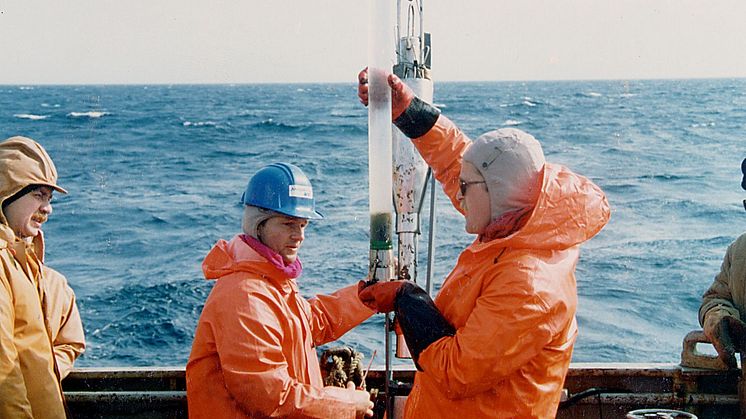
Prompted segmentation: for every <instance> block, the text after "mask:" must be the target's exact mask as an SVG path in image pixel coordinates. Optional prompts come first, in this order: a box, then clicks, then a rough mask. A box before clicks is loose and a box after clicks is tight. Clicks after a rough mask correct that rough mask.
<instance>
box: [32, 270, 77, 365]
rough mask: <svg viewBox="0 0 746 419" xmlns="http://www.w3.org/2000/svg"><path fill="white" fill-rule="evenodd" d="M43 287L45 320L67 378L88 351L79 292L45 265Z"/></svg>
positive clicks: (55, 356)
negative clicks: (77, 301)
mask: <svg viewBox="0 0 746 419" xmlns="http://www.w3.org/2000/svg"><path fill="white" fill-rule="evenodd" d="M42 288H43V289H44V302H43V307H44V317H45V318H46V321H47V325H48V327H49V334H50V337H51V338H52V348H53V350H54V358H55V360H56V361H57V369H58V371H59V373H60V379H63V378H65V377H67V375H68V374H70V371H72V369H73V363H74V362H75V359H77V358H78V357H79V356H80V355H81V354H82V353H83V352H85V334H84V332H83V322H82V321H81V320H80V312H79V311H78V305H77V304H76V303H75V292H74V291H73V289H72V288H70V285H69V284H68V283H67V278H65V276H64V275H62V274H61V273H59V272H57V271H55V270H54V269H52V268H50V267H49V266H46V265H43V266H42Z"/></svg>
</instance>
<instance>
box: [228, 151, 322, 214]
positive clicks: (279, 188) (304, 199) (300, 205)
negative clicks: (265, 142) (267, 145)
mask: <svg viewBox="0 0 746 419" xmlns="http://www.w3.org/2000/svg"><path fill="white" fill-rule="evenodd" d="M241 203H242V204H244V205H251V206H254V207H259V208H264V209H268V210H272V211H275V212H279V213H280V214H284V215H289V216H291V217H298V218H306V219H321V218H324V216H323V215H321V214H319V212H318V211H316V209H315V206H316V203H315V201H314V199H313V188H312V187H311V181H309V180H308V177H307V176H306V175H305V173H303V171H302V170H300V168H299V167H298V166H295V165H292V164H290V163H272V164H270V165H268V166H264V167H262V168H261V169H259V171H258V172H256V173H255V174H254V176H252V177H251V179H249V184H248V185H246V191H244V193H243V195H242V196H241Z"/></svg>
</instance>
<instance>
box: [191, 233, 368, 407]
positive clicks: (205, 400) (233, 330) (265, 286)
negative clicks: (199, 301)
mask: <svg viewBox="0 0 746 419" xmlns="http://www.w3.org/2000/svg"><path fill="white" fill-rule="evenodd" d="M202 270H203V271H204V273H205V278H207V279H217V281H216V283H215V286H214V287H213V289H212V291H211V292H210V295H209V297H208V298H207V301H206V302H205V307H204V309H203V310H202V315H201V316H200V319H199V323H198V324H197V331H196V333H195V336H194V343H193V344H192V353H191V355H190V356H189V362H188V363H187V367H186V380H187V401H188V404H189V417H190V418H207V419H217V418H231V419H233V418H264V417H290V418H354V417H355V408H354V405H353V403H352V399H351V398H349V393H350V392H349V391H347V390H343V389H338V388H325V387H324V384H323V382H322V377H321V371H320V368H319V361H318V359H317V357H316V351H315V350H314V347H315V346H317V345H320V344H323V343H326V342H329V341H332V340H334V339H337V338H339V337H340V336H342V335H343V334H344V333H345V332H347V331H348V330H350V329H352V328H353V327H354V326H356V325H358V324H359V323H361V322H362V321H363V320H365V319H367V318H368V317H370V316H371V315H372V314H373V311H371V310H370V309H368V308H367V307H365V306H364V305H363V304H362V303H361V302H360V300H359V299H358V297H357V285H353V286H349V287H346V288H343V289H341V290H339V291H337V292H335V293H333V294H331V295H319V296H316V297H314V298H312V299H310V300H306V299H305V298H303V297H302V296H301V295H300V293H299V292H298V285H297V284H296V282H295V280H294V279H291V278H288V277H287V276H286V275H285V274H283V273H282V272H281V271H280V270H279V269H278V268H276V267H275V266H274V265H272V264H271V263H270V262H268V261H267V260H266V259H265V258H264V257H262V256H261V255H259V254H258V253H257V252H256V251H255V250H254V249H252V248H251V247H250V246H249V245H247V244H246V243H245V242H244V241H243V240H242V239H241V238H240V237H238V236H236V237H234V238H233V239H232V240H231V241H230V242H226V241H224V240H220V241H219V242H218V243H217V244H216V245H215V246H214V247H213V248H212V250H211V251H210V253H209V254H208V255H207V257H206V258H205V260H204V262H203V263H202Z"/></svg>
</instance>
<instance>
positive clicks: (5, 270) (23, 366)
mask: <svg viewBox="0 0 746 419" xmlns="http://www.w3.org/2000/svg"><path fill="white" fill-rule="evenodd" d="M0 165H2V166H4V167H3V170H0V203H2V202H3V201H5V200H6V199H8V198H9V197H11V196H13V195H14V194H15V193H17V192H19V191H20V190H21V189H23V188H24V187H26V186H28V185H32V184H45V185H50V186H52V185H54V186H55V187H56V182H57V171H56V169H55V167H54V164H53V163H52V160H51V159H50V158H49V156H48V155H47V153H46V152H45V151H44V149H43V148H42V147H41V146H40V145H39V144H37V143H36V142H34V141H33V140H30V139H28V138H23V137H13V138H10V139H8V140H6V141H4V142H3V143H2V144H1V145H0ZM42 255H43V239H42V238H41V236H37V237H35V238H34V240H33V241H32V242H30V243H27V242H25V241H22V240H20V239H18V238H17V237H16V235H15V233H14V232H13V230H12V229H11V228H10V227H9V226H8V224H7V220H6V219H5V215H3V214H2V212H0V265H1V268H0V418H14V419H15V418H32V417H33V418H36V419H44V418H50V419H59V418H64V417H65V410H64V407H63V402H62V390H61V388H60V384H59V379H58V377H57V374H56V373H55V361H54V355H53V352H52V344H51V339H50V335H49V333H48V331H47V329H46V326H45V321H44V314H43V313H44V312H43V308H42V301H43V296H44V291H43V289H42V287H41V285H40V281H41V269H40V266H41V264H42V262H41V260H42Z"/></svg>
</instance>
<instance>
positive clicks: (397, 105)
mask: <svg viewBox="0 0 746 419" xmlns="http://www.w3.org/2000/svg"><path fill="white" fill-rule="evenodd" d="M357 81H358V85H357V96H358V97H359V98H360V102H361V103H362V104H363V105H365V106H368V68H367V67H366V68H364V69H363V70H362V71H361V72H360V73H359V74H358V75H357ZM387 81H388V84H389V87H391V119H396V118H398V117H399V116H400V115H401V114H403V113H404V111H405V110H406V109H407V107H409V104H410V103H412V100H413V99H414V97H415V94H414V91H413V90H412V89H411V88H410V87H409V86H407V85H406V84H404V82H402V81H401V79H400V78H399V77H397V76H396V74H389V75H388V80H387Z"/></svg>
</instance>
